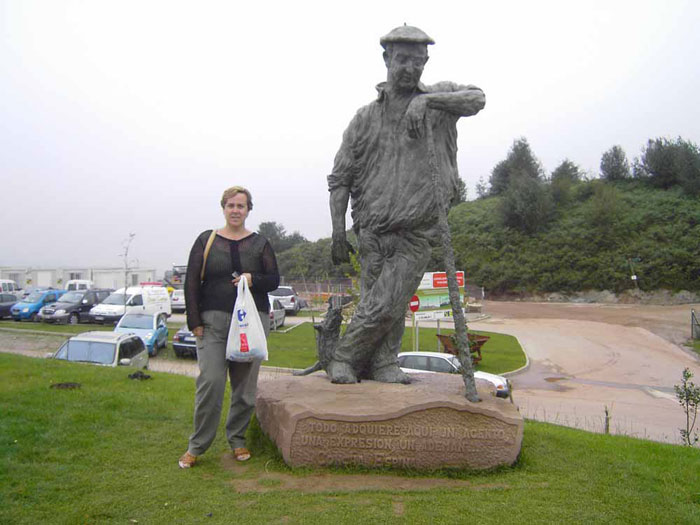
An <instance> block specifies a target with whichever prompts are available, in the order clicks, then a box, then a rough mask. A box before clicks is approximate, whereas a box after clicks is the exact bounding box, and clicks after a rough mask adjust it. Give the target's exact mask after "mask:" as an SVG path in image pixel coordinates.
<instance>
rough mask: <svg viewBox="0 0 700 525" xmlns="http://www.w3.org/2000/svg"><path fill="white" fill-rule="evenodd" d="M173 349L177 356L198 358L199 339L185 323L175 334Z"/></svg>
mask: <svg viewBox="0 0 700 525" xmlns="http://www.w3.org/2000/svg"><path fill="white" fill-rule="evenodd" d="M173 350H174V351H175V355H176V356H177V357H194V358H195V359H197V339H196V338H195V336H194V334H193V333H192V332H191V331H190V329H189V328H187V325H186V324H185V325H183V326H182V328H180V329H179V330H178V331H177V332H176V333H175V335H174V336H173Z"/></svg>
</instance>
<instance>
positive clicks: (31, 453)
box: [0, 354, 700, 524]
mask: <svg viewBox="0 0 700 525" xmlns="http://www.w3.org/2000/svg"><path fill="white" fill-rule="evenodd" d="M128 372H129V371H127V370H125V369H123V368H104V367H97V366H91V365H80V364H75V363H65V362H58V361H50V360H40V359H32V358H27V357H23V356H17V355H9V354H0V414H2V417H0V501H2V505H0V523H27V524H36V523H59V524H62V523H66V524H72V523H233V522H235V523H304V524H307V523H312V524H313V523H324V524H325V523H337V524H340V523H353V524H358V523H431V524H432V523H469V522H474V523H498V524H503V523H572V522H573V523H589V522H596V523H654V524H656V523H700V477H699V476H698V472H700V451H698V449H697V448H695V449H691V448H687V447H680V446H674V445H667V444H660V443H654V442H650V441H644V440H637V439H633V438H627V437H623V436H610V435H607V436H606V435H599V434H592V433H587V432H583V431H579V430H574V429H569V428H565V427H558V426H554V425H549V424H545V423H537V422H531V421H528V422H526V425H525V434H524V440H523V448H522V454H521V457H520V460H519V462H518V463H517V464H516V465H515V466H514V467H511V468H503V469H499V470H497V471H492V472H485V473H484V472H482V473H474V472H467V471H459V470H449V471H438V472H434V473H431V474H418V473H416V472H411V471H397V470H394V471H390V470H383V471H377V472H373V473H369V472H368V471H366V470H362V469H350V468H348V469H318V470H315V471H313V470H311V469H295V470H292V469H289V468H288V467H286V466H285V465H284V463H282V462H281V461H280V459H279V457H278V456H277V455H276V454H275V453H274V452H272V451H270V443H269V441H267V440H265V439H264V438H262V437H260V435H259V431H258V432H256V431H255V427H254V426H251V431H250V437H251V440H250V441H251V443H250V444H251V448H252V451H253V454H254V455H253V458H252V459H251V460H250V461H249V462H248V463H246V464H243V465H241V464H233V463H234V462H232V461H231V460H230V455H229V454H227V453H226V448H227V446H226V443H225V439H224V438H223V427H222V428H220V432H219V436H218V437H217V440H216V441H215V443H214V445H213V446H212V448H211V449H210V450H209V452H208V453H207V454H206V455H205V456H203V457H202V459H201V461H200V463H199V464H198V465H197V466H196V467H195V468H193V469H191V470H188V471H183V470H180V469H178V468H177V464H176V460H177V458H178V457H179V455H180V454H181V453H182V452H184V450H185V447H186V443H187V437H188V434H189V432H190V430H191V425H192V405H193V397H194V380H193V379H192V378H189V377H184V376H175V375H169V374H164V373H155V372H151V374H152V375H153V379H151V380H148V381H132V380H129V379H127V377H126V376H127V374H128ZM67 381H72V382H78V383H81V384H82V388H80V389H77V390H57V389H51V388H49V387H50V385H51V384H52V383H58V382H67ZM256 434H257V438H255V436H256ZM426 478H427V479H426ZM397 479H398V480H399V481H401V484H402V485H407V486H408V487H409V488H405V487H403V486H402V488H392V487H395V486H397V485H398V483H396V480H397ZM328 485H332V486H333V487H334V488H333V489H326V490H324V487H325V486H328ZM289 487H293V488H289ZM376 487H379V488H376ZM426 487H427V488H426Z"/></svg>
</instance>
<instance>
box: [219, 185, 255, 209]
mask: <svg viewBox="0 0 700 525" xmlns="http://www.w3.org/2000/svg"><path fill="white" fill-rule="evenodd" d="M239 193H243V194H245V196H246V200H247V201H248V211H250V210H252V209H253V196H252V195H251V194H250V192H249V191H248V190H247V189H245V188H244V187H243V186H231V187H230V188H228V189H226V190H225V191H224V194H223V195H222V196H221V208H222V209H223V208H224V206H226V201H227V200H229V199H230V198H231V197H235V196H236V195H238V194H239Z"/></svg>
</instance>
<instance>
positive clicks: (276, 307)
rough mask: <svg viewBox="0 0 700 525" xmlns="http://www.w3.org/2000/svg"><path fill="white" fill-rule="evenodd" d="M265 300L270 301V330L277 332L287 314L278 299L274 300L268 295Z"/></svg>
mask: <svg viewBox="0 0 700 525" xmlns="http://www.w3.org/2000/svg"><path fill="white" fill-rule="evenodd" d="M267 298H268V299H269V300H270V330H277V329H278V328H280V327H281V326H284V320H285V319H286V317H287V312H286V311H285V309H284V306H282V303H281V302H280V300H279V299H275V298H274V297H271V296H270V295H268V296H267Z"/></svg>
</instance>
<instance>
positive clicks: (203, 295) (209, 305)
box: [185, 230, 280, 330]
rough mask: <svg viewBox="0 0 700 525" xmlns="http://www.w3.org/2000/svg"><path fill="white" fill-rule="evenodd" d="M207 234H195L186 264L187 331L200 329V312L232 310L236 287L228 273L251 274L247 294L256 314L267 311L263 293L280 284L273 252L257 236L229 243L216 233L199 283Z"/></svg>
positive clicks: (265, 240)
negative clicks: (250, 284) (250, 297)
mask: <svg viewBox="0 0 700 525" xmlns="http://www.w3.org/2000/svg"><path fill="white" fill-rule="evenodd" d="M210 235H211V230H207V231H205V232H202V233H200V234H199V236H198V237H197V239H196V240H195V241H194V245H193V246H192V250H190V258H189V260H188V262H187V276H186V277H185V302H186V305H187V326H188V327H189V329H190V330H192V329H194V328H196V327H197V326H203V324H204V323H203V322H202V317H201V314H202V312H205V311H207V310H220V311H222V312H227V313H231V312H232V311H233V305H234V304H235V302H236V296H237V295H238V292H237V290H236V287H235V286H234V285H233V284H232V283H231V281H232V280H233V277H232V276H231V274H232V273H233V272H234V271H236V272H238V273H240V274H243V273H246V272H247V273H250V274H251V276H252V278H253V286H252V287H251V289H250V291H251V292H252V293H253V298H254V299H255V306H257V308H258V311H260V312H265V313H267V312H269V311H270V302H269V300H268V298H267V293H268V292H271V291H272V290H275V289H276V288H277V287H278V286H279V284H280V274H279V271H278V270H277V259H276V258H275V252H273V251H272V246H270V243H269V242H268V240H267V239H265V237H263V236H262V235H258V234H257V233H251V234H250V235H249V236H248V237H245V238H243V239H241V240H239V241H232V240H230V239H226V238H225V237H222V236H221V235H218V234H217V235H216V237H215V238H214V243H213V244H212V246H211V250H209V257H207V266H206V269H205V271H204V280H203V281H200V275H201V273H202V261H203V257H204V248H205V247H206V245H207V241H208V240H209V236H210Z"/></svg>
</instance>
